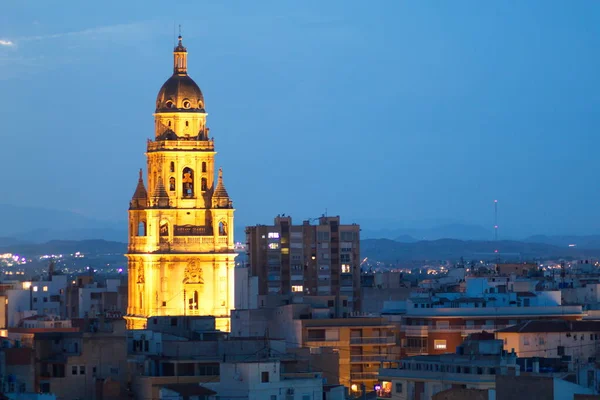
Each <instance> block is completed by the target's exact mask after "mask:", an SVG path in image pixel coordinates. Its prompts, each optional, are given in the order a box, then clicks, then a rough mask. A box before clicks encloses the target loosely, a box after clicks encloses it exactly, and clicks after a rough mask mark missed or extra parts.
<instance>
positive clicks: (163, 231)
mask: <svg viewBox="0 0 600 400" xmlns="http://www.w3.org/2000/svg"><path fill="white" fill-rule="evenodd" d="M160 236H169V224H168V223H167V222H163V223H162V224H160Z"/></svg>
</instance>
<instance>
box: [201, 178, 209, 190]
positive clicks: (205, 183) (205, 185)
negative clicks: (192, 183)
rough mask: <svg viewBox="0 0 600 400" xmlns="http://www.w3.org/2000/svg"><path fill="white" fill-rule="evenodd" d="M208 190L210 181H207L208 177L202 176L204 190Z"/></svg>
mask: <svg viewBox="0 0 600 400" xmlns="http://www.w3.org/2000/svg"><path fill="white" fill-rule="evenodd" d="M206 190H208V183H207V181H206V178H202V191H203V192H204V191H206Z"/></svg>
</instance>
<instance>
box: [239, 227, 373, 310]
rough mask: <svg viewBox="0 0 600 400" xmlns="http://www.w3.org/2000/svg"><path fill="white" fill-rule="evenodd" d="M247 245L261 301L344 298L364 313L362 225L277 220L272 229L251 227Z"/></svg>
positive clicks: (355, 308) (247, 231) (248, 231)
mask: <svg viewBox="0 0 600 400" xmlns="http://www.w3.org/2000/svg"><path fill="white" fill-rule="evenodd" d="M246 241H247V251H248V258H249V262H250V269H251V275H252V276H258V282H259V287H258V291H259V294H260V295H266V294H292V295H295V296H314V295H318V296H327V295H343V296H346V297H347V298H348V302H349V304H350V306H351V307H350V308H351V309H353V310H354V311H360V309H361V291H360V262H361V260H360V226H359V225H356V224H352V225H342V224H340V217H325V216H323V217H321V218H319V219H318V224H316V225H312V224H311V223H310V221H304V222H303V223H302V225H293V224H292V218H291V217H287V216H277V217H276V218H275V223H274V224H273V225H271V226H266V225H257V226H250V227H247V228H246Z"/></svg>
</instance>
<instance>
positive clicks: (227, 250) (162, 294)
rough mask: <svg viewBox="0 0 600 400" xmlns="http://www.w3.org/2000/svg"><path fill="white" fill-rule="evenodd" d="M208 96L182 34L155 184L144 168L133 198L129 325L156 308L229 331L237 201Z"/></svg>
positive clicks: (153, 147)
mask: <svg viewBox="0 0 600 400" xmlns="http://www.w3.org/2000/svg"><path fill="white" fill-rule="evenodd" d="M206 116H207V113H206V110H205V104H204V96H203V95H202V91H201V90H200V88H199V87H198V85H196V83H195V82H194V81H193V80H192V78H190V77H189V75H188V73H187V50H186V48H185V47H183V43H182V38H181V36H179V43H178V45H177V47H175V49H174V51H173V75H172V76H171V77H170V78H169V79H168V80H167V81H166V82H165V83H164V85H163V86H162V88H161V89H160V91H159V92H158V96H157V98H156V112H155V113H154V127H155V134H154V140H150V139H149V140H148V143H147V151H146V157H147V159H148V167H147V171H148V176H147V184H148V186H147V187H148V189H147V190H146V186H145V185H144V178H143V174H142V171H141V170H140V176H139V180H138V184H137V188H136V190H135V193H134V195H133V198H132V199H131V203H130V206H129V247H128V252H127V254H126V256H127V260H128V267H129V304H128V307H127V316H126V317H125V318H126V320H127V327H128V328H129V329H141V328H144V327H145V325H146V318H148V317H151V316H170V315H172V316H176V315H212V316H215V317H216V321H217V329H222V330H225V331H229V311H230V309H231V308H232V307H233V304H234V303H233V295H234V294H233V281H234V278H233V268H234V258H235V256H236V254H235V252H234V243H233V212H234V209H233V204H232V201H231V199H230V198H229V195H228V194H227V190H226V189H225V185H224V183H223V173H222V171H221V169H219V171H218V180H217V182H215V179H214V177H215V172H216V171H215V167H214V159H215V154H216V152H215V147H214V141H213V139H212V138H210V137H209V129H208V128H207V127H206Z"/></svg>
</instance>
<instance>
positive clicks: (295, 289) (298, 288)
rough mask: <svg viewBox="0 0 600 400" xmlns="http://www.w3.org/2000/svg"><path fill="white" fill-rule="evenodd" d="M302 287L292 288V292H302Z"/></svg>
mask: <svg viewBox="0 0 600 400" xmlns="http://www.w3.org/2000/svg"><path fill="white" fill-rule="evenodd" d="M302 290H303V288H302V285H298V286H292V292H302Z"/></svg>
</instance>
